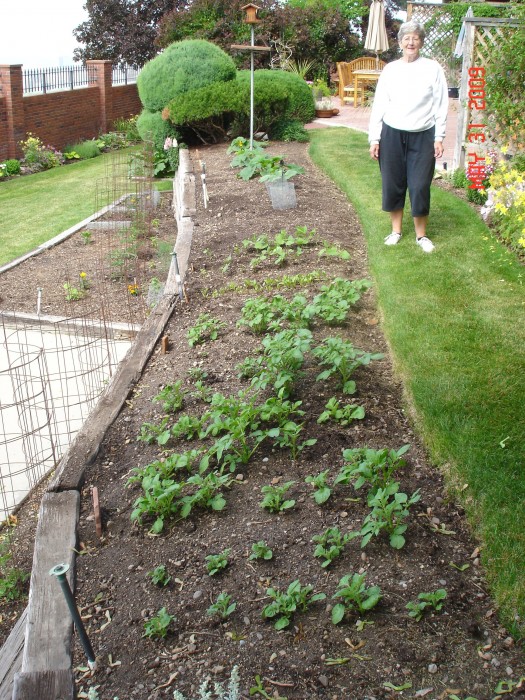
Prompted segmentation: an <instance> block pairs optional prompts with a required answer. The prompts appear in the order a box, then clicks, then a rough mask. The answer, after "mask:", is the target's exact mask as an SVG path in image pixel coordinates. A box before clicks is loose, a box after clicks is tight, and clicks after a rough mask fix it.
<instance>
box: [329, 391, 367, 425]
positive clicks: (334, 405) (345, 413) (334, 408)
mask: <svg viewBox="0 0 525 700" xmlns="http://www.w3.org/2000/svg"><path fill="white" fill-rule="evenodd" d="M364 417H365V409H364V408H363V407H362V406H355V405H353V404H347V405H346V406H341V402H340V401H338V400H337V399H336V398H335V396H332V398H331V399H329V400H328V402H327V404H326V406H325V410H324V411H323V412H322V413H321V415H320V416H319V418H318V419H317V422H318V423H319V424H320V425H321V424H322V423H327V422H328V421H329V420H333V421H334V422H335V423H339V425H342V426H343V427H344V426H346V425H349V424H350V423H351V422H352V421H354V420H362V419H363V418H364Z"/></svg>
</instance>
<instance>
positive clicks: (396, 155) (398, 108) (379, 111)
mask: <svg viewBox="0 0 525 700" xmlns="http://www.w3.org/2000/svg"><path fill="white" fill-rule="evenodd" d="M397 38H398V41H399V46H400V47H401V51H402V52H403V56H402V57H401V58H400V59H399V60H398V61H393V62H392V63H388V64H387V65H386V66H385V68H384V69H383V72H382V74H381V76H380V78H379V81H378V83H377V90H376V94H375V98H374V104H373V107H372V114H371V117H370V125H369V135H368V138H369V142H370V155H371V157H372V158H374V159H375V160H379V168H380V170H381V179H382V185H383V201H382V206H383V211H388V212H390V218H391V221H392V233H391V234H390V235H388V236H387V237H386V238H385V244H386V245H395V244H396V243H398V242H399V241H400V239H401V233H402V223H403V209H404V206H405V197H406V191H407V188H408V192H409V195H410V204H411V210H412V216H413V218H414V227H415V230H416V242H417V244H418V245H419V247H420V248H421V249H422V250H423V251H424V252H425V253H431V252H432V251H433V250H434V245H433V243H432V242H431V241H430V239H429V238H427V222H428V214H429V210H430V185H431V182H432V177H433V175H434V168H435V164H436V158H440V157H441V156H442V155H443V139H444V137H445V125H446V120H447V110H448V90H447V82H446V79H445V74H444V72H443V69H442V68H441V66H440V65H439V63H437V61H433V60H431V59H429V58H424V57H423V56H420V55H419V52H420V51H421V47H422V46H423V42H424V40H425V30H424V29H423V27H422V26H421V24H419V23H418V22H406V23H405V24H402V25H401V27H400V29H399V33H398V37H397Z"/></svg>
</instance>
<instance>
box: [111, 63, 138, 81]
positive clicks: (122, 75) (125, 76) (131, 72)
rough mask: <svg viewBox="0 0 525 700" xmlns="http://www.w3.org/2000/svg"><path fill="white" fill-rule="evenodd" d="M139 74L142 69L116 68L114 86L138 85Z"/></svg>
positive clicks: (114, 68) (113, 79)
mask: <svg viewBox="0 0 525 700" xmlns="http://www.w3.org/2000/svg"><path fill="white" fill-rule="evenodd" d="M139 72H140V68H133V67H132V66H114V67H113V72H112V82H113V85H128V84H129V83H136V82H137V75H138V74H139Z"/></svg>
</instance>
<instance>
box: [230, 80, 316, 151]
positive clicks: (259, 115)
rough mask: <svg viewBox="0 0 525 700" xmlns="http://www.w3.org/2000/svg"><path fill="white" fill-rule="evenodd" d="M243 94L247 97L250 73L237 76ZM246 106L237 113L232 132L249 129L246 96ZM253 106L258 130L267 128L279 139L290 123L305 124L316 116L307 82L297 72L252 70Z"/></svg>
mask: <svg viewBox="0 0 525 700" xmlns="http://www.w3.org/2000/svg"><path fill="white" fill-rule="evenodd" d="M237 80H238V83H239V85H240V88H241V91H242V94H243V95H248V96H249V89H250V72H249V71H239V73H238V76H237ZM244 104H245V106H246V109H245V110H243V111H242V112H240V113H238V114H237V116H236V119H235V124H234V128H233V131H234V133H235V134H245V133H247V131H248V129H249V116H250V108H249V97H248V98H245V102H244ZM254 109H255V123H256V125H257V126H256V130H257V131H267V132H268V134H269V136H270V137H272V138H278V136H279V134H280V133H281V132H282V130H283V129H284V128H285V127H286V126H287V125H289V123H290V122H299V123H300V124H306V123H308V122H310V121H311V120H312V119H313V118H314V116H315V105H314V100H313V96H312V91H311V89H310V87H309V85H308V84H307V83H306V82H305V81H304V80H303V79H302V78H301V77H299V76H298V75H295V74H294V73H288V72H287V71H280V70H258V71H255V73H254Z"/></svg>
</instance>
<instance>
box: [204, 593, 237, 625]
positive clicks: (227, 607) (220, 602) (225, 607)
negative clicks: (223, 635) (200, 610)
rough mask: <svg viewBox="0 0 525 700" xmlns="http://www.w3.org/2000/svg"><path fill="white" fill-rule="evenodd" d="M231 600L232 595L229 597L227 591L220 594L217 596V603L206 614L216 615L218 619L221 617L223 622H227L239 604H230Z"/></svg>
mask: <svg viewBox="0 0 525 700" xmlns="http://www.w3.org/2000/svg"><path fill="white" fill-rule="evenodd" d="M231 598H232V597H231V595H228V594H227V593H226V592H225V591H222V593H219V595H218V596H217V600H216V601H215V603H213V604H212V605H210V607H209V608H208V610H207V611H206V612H207V613H208V615H216V616H217V617H220V618H221V620H227V619H228V617H229V616H230V615H231V614H232V612H233V611H234V610H235V608H236V607H237V603H235V602H234V603H231V602H230V601H231Z"/></svg>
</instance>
